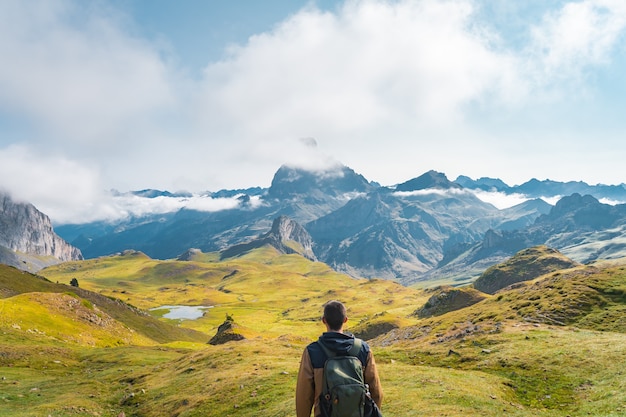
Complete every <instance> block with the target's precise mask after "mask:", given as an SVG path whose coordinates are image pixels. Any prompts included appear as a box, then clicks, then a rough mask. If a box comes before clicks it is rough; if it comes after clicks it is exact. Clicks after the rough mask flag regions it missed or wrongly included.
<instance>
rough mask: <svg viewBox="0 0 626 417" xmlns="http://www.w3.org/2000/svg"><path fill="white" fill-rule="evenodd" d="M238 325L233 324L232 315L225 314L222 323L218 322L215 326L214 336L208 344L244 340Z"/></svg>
mask: <svg viewBox="0 0 626 417" xmlns="http://www.w3.org/2000/svg"><path fill="white" fill-rule="evenodd" d="M238 327H239V326H238V325H237V324H235V320H233V318H232V316H228V315H227V316H226V320H225V321H224V323H222V324H220V325H219V327H218V328H217V333H215V336H213V337H212V338H211V340H209V344H210V345H222V344H224V343H227V342H233V341H239V340H244V339H245V337H244V336H243V335H242V334H241V333H239V332H238V330H237V329H238Z"/></svg>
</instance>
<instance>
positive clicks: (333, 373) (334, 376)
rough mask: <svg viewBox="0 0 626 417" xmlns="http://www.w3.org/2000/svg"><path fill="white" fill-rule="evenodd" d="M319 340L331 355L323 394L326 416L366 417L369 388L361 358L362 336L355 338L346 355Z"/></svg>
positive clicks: (327, 361)
mask: <svg viewBox="0 0 626 417" xmlns="http://www.w3.org/2000/svg"><path fill="white" fill-rule="evenodd" d="M318 343H319V345H320V347H321V348H322V350H323V351H324V353H325V354H326V358H327V359H326V363H325V364H324V376H323V383H322V394H321V396H320V409H321V411H322V417H363V416H364V415H365V411H364V409H365V402H366V399H367V398H368V396H369V392H368V391H369V389H368V387H367V385H366V384H365V379H364V378H363V365H362V364H361V361H360V360H359V358H358V357H357V355H358V354H359V351H360V350H361V346H362V341H361V339H358V338H355V339H354V345H353V346H352V348H351V349H350V350H349V351H348V353H347V354H346V355H345V356H338V355H337V354H336V353H335V352H333V351H331V350H330V349H328V348H327V347H326V346H324V343H323V342H322V341H321V340H320V341H319V342H318Z"/></svg>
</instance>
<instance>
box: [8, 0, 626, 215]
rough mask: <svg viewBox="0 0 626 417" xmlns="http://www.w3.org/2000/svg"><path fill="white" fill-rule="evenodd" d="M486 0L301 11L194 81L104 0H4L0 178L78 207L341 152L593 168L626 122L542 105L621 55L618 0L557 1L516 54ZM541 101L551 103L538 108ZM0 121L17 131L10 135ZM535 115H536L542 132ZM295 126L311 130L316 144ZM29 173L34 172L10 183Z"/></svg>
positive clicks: (510, 169) (423, 0)
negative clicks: (602, 128) (593, 120)
mask: <svg viewBox="0 0 626 417" xmlns="http://www.w3.org/2000/svg"><path fill="white" fill-rule="evenodd" d="M535 3H536V4H542V3H541V2H535ZM558 4H563V2H560V3H558ZM480 5H481V2H480V1H479V0H446V1H439V0H398V1H387V0H363V1H347V2H346V3H345V4H343V6H342V7H340V8H339V9H337V11H336V12H334V13H330V12H324V11H321V10H319V9H317V8H315V7H314V6H311V7H307V8H305V9H303V10H301V11H300V12H298V13H295V14H293V15H291V16H290V17H288V18H287V19H285V20H284V21H283V22H278V23H277V25H276V26H275V27H274V28H273V29H272V30H270V31H267V32H265V33H259V34H257V35H255V36H253V37H251V38H250V39H249V40H248V42H246V43H245V44H242V45H234V46H232V47H231V48H230V49H229V51H228V54H226V55H225V57H224V59H223V60H222V61H220V62H212V63H207V65H206V68H205V70H204V73H203V76H202V79H200V80H192V79H187V78H185V77H184V76H183V74H184V73H185V71H184V69H180V68H178V67H176V66H175V64H174V61H175V60H174V59H170V58H171V56H169V55H168V54H166V53H165V52H164V51H163V49H162V48H161V47H160V45H159V44H156V43H154V42H152V41H150V40H147V39H142V38H140V37H138V36H137V33H140V31H136V30H135V27H134V26H133V25H135V24H137V22H133V21H132V18H131V17H130V16H125V15H123V14H122V13H121V12H119V11H116V10H113V9H112V8H111V7H112V6H107V5H106V4H105V3H104V2H97V3H93V2H91V3H84V2H79V1H72V0H33V1H29V2H24V1H19V0H14V1H12V0H7V1H2V2H0V56H2V57H3V62H5V63H9V64H8V65H1V66H0V158H2V159H3V161H7V162H6V163H7V165H4V166H3V167H2V168H0V170H2V171H1V172H2V173H3V175H2V176H1V177H0V186H4V187H5V188H10V189H12V190H15V191H16V192H19V193H20V195H22V196H24V198H32V199H33V201H42V202H45V201H52V200H54V201H55V203H54V204H49V207H50V214H51V215H53V214H54V215H53V217H56V218H57V219H71V218H72V217H73V214H72V213H82V214H81V216H82V215H84V214H85V213H92V215H93V216H94V218H95V217H96V216H97V215H99V216H109V217H110V216H112V215H114V214H115V213H118V210H119V209H120V207H118V206H116V205H115V204H113V203H111V202H110V201H109V200H108V197H107V196H106V193H104V195H103V193H102V191H101V190H103V189H110V188H118V189H122V190H129V189H140V188H159V189H169V190H170V191H175V190H180V189H186V190H189V191H198V192H200V191H204V190H211V189H213V190H216V189H219V188H240V187H248V186H268V185H269V182H270V181H271V176H272V174H273V173H274V172H275V171H276V169H277V168H278V167H279V166H280V165H282V164H284V163H291V164H292V165H297V166H302V167H306V168H308V169H323V170H328V169H330V168H331V167H332V166H334V165H335V164H336V160H339V161H341V162H343V163H346V164H347V165H349V166H350V167H351V168H353V169H355V171H357V172H359V173H362V174H363V175H364V176H366V178H368V179H370V180H374V181H378V182H381V183H384V184H397V183H399V182H402V181H405V180H406V179H407V178H413V177H415V175H417V174H421V173H423V172H426V171H427V170H429V169H436V170H438V171H444V172H446V173H447V174H448V175H451V174H457V175H458V174H464V175H470V176H484V175H487V176H500V177H501V178H506V177H508V178H511V177H515V178H516V179H517V180H520V181H525V180H527V179H528V178H530V177H532V176H536V177H555V176H558V177H560V178H562V179H564V180H566V179H580V180H588V181H589V180H590V179H588V178H580V177H573V178H572V177H571V178H563V176H566V175H572V176H573V175H583V174H581V173H580V169H579V166H580V165H581V164H582V163H583V162H584V163H590V162H589V161H590V160H591V156H590V155H589V154H588V152H584V155H583V152H580V150H581V149H582V150H585V151H587V150H591V148H594V149H601V148H603V143H606V141H607V140H613V141H614V143H621V142H618V140H621V139H619V138H621V137H622V136H623V135H621V134H620V132H617V133H616V134H613V135H610V136H606V137H604V136H601V135H598V136H599V137H600V138H599V139H597V143H596V142H595V141H594V143H593V146H589V145H588V143H589V138H588V137H584V136H583V135H582V134H580V135H579V134H578V132H577V131H576V130H575V129H574V128H571V129H570V130H564V131H560V132H556V134H555V131H554V130H551V129H552V126H553V122H554V124H558V123H561V125H563V124H566V125H569V124H570V123H571V120H572V118H576V117H577V114H570V113H567V112H563V113H564V114H565V113H567V114H566V117H564V118H561V119H557V118H556V117H555V118H553V117H552V116H553V113H552V112H551V110H552V108H559V107H560V105H562V104H564V103H565V104H568V105H571V103H572V102H575V101H576V100H572V99H571V98H572V97H574V98H577V97H576V94H578V91H579V90H584V89H585V88H591V87H590V84H588V83H586V79H585V76H584V75H585V74H586V71H589V70H591V69H594V68H597V67H598V66H607V65H610V64H611V63H612V61H613V60H614V59H615V53H616V50H618V48H620V47H621V45H622V41H623V36H624V27H625V25H626V23H625V21H626V6H625V5H624V3H623V1H621V0H584V1H576V2H565V3H564V6H563V7H559V8H558V9H557V8H555V9H553V10H552V11H550V12H549V13H547V14H546V15H545V16H544V17H543V18H542V19H539V20H537V21H536V22H535V23H534V26H532V27H531V26H525V27H524V28H525V29H527V30H529V32H530V33H531V36H530V37H529V38H523V39H524V41H525V42H526V43H524V44H522V45H515V48H518V49H513V47H511V45H509V44H507V43H506V42H502V39H501V37H502V34H501V33H498V32H496V30H502V28H504V30H505V29H506V25H501V26H500V27H497V28H496V27H493V26H490V25H489V22H486V21H482V20H480V19H481V18H483V17H484V15H481V14H480V13H479V11H480V10H479V7H480ZM542 7H545V8H546V10H547V7H548V6H543V4H542ZM550 7H554V6H550ZM181 24H184V22H182V23H181ZM516 25H517V26H516V28H520V27H522V25H521V23H520V22H517V23H516ZM526 25H528V23H526ZM531 29H532V30H531ZM198 45H199V47H202V40H198ZM622 52H623V51H622ZM572 94H574V95H572ZM546 96H548V97H550V98H551V99H552V100H553V101H552V102H551V103H550V104H551V105H552V106H551V107H550V106H548V107H549V108H547V107H546V106H536V104H537V103H540V104H543V103H542V102H543V99H545V97H546ZM572 108H573V107H572ZM476 109H479V110H478V111H477V110H476ZM519 109H522V110H523V111H525V112H526V113H524V114H522V113H520V112H518V110H519ZM477 113H478V114H479V115H478V116H476V114H477ZM484 115H488V116H489V117H493V118H494V119H496V116H498V117H499V116H501V115H502V119H498V120H497V122H499V123H501V124H502V125H503V127H501V126H500V125H498V127H501V129H500V130H496V129H493V126H491V125H488V124H484V123H483V122H484V120H483V119H481V117H480V116H484ZM492 115H493V116H492ZM578 115H579V114H578ZM561 116H562V115H561ZM485 118H487V117H485ZM579 119H580V118H579ZM4 120H10V121H11V123H13V124H15V125H16V126H17V128H16V129H15V130H14V132H19V136H18V135H15V136H13V135H11V134H8V133H7V132H8V131H5V130H3V128H4V124H6V123H3V121H4ZM500 120H502V121H500ZM536 120H547V121H548V122H549V123H545V125H544V126H545V127H546V130H542V128H543V127H544V126H542V125H541V123H535V122H536ZM536 126H540V128H537V127H536ZM620 126H621V125H620ZM533 129H536V130H533ZM303 137H314V138H316V139H317V141H319V143H320V146H319V149H317V148H314V147H311V146H307V145H306V143H305V144H303V143H302V141H300V140H299V138H303ZM555 138H556V139H555ZM564 138H566V139H564ZM607 138H609V139H607ZM615 138H617V139H615ZM566 140H567V142H566ZM576 140H578V141H579V143H584V144H585V145H584V146H582V145H580V144H579V145H578V146H576V144H574V142H575V141H576ZM585 140H586V142H585ZM594 140H595V139H594ZM18 142H20V143H22V144H21V145H20V146H17V147H16V146H13V147H11V146H10V145H11V144H15V143H18ZM513 142H514V143H513ZM533 145H537V146H540V148H539V150H538V148H537V147H535V146H533ZM605 148H606V149H611V152H607V153H605V154H602V155H601V158H600V157H598V158H596V159H598V160H601V162H599V163H598V165H596V168H595V169H593V170H592V169H590V172H589V173H588V175H596V176H599V175H600V174H599V173H600V172H602V173H604V175H616V174H615V173H614V172H615V169H614V168H613V166H618V164H619V163H621V161H622V160H623V159H624V157H626V155H624V154H623V152H624V151H623V150H619V149H618V150H615V151H613V150H614V149H615V146H605ZM35 150H36V151H35ZM546 150H547V151H546ZM541 151H544V152H541ZM20 152H21V154H20ZM553 152H559V156H560V163H559V164H555V163H552V162H553V156H552V155H553ZM576 152H578V153H577V154H576V155H575V153H576ZM620 152H621V153H620ZM11 158H13V159H14V160H13V161H11V160H10V159H11ZM18 161H19V162H20V163H17V162H18ZM565 161H572V162H571V163H570V164H567V163H565ZM35 165H37V166H35ZM9 167H12V168H11V169H9ZM28 169H30V170H32V171H33V172H39V174H40V176H39V177H37V178H34V177H32V176H31V174H26V177H27V178H30V180H29V181H23V180H21V179H19V178H15V177H16V175H15V172H21V171H26V170H28ZM492 169H497V170H498V171H497V172H493V171H490V170H492ZM485 170H489V171H485ZM591 171H593V172H591ZM555 173H556V174H557V175H555ZM42 176H44V177H45V178H43V177H42ZM74 177H76V178H74ZM593 180H594V181H601V180H602V179H600V178H599V177H594V178H593ZM603 181H604V182H608V180H603ZM18 184H19V185H18ZM67 184H72V185H71V187H70V186H68V185H67ZM50 195H52V196H57V197H55V198H56V199H55V198H52V197H48V196H50ZM58 196H63V199H61V198H58ZM64 201H65V203H67V204H66V205H65V206H64V205H63V204H64V203H63V202H64ZM152 203H154V202H152ZM170 203H171V202H170ZM213 203H214V202H210V204H213Z"/></svg>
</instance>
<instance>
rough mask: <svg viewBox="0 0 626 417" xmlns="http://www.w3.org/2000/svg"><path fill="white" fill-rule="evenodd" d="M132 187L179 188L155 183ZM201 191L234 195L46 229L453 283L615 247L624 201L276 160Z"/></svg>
mask: <svg viewBox="0 0 626 417" xmlns="http://www.w3.org/2000/svg"><path fill="white" fill-rule="evenodd" d="M485 193H491V194H493V193H499V194H500V195H516V196H521V197H522V198H521V199H520V201H523V202H522V203H520V204H517V205H515V206H513V207H508V208H504V209H499V208H497V207H496V206H494V205H492V204H490V203H488V202H486V201H483V200H482V199H481V198H479V197H480V196H481V195H484V194H485ZM134 195H135V196H137V197H140V198H144V199H151V198H157V197H159V198H168V197H174V196H176V197H179V198H184V197H186V196H187V197H188V196H189V195H187V194H176V195H175V194H172V193H169V192H167V191H159V190H142V191H137V192H134ZM207 196H208V197H211V198H215V199H217V198H234V199H236V201H237V204H236V206H235V207H234V208H229V209H224V210H219V211H212V212H207V211H200V210H197V209H196V210H194V209H190V208H182V209H180V210H178V211H175V212H170V213H159V214H149V215H141V216H132V217H128V218H125V219H123V220H119V221H116V222H105V221H99V222H91V223H84V224H71V225H70V224H66V225H58V226H56V227H55V231H56V233H58V235H59V236H61V237H62V238H63V239H65V240H66V241H68V242H70V243H71V244H72V245H73V246H74V247H76V248H78V249H80V253H81V256H84V257H85V258H95V257H99V256H104V255H110V254H113V253H120V252H123V251H124V250H128V249H134V250H138V251H141V252H143V253H145V254H146V255H148V256H150V257H152V258H155V259H173V258H177V257H179V256H181V254H184V253H186V252H188V251H189V250H190V249H194V250H199V251H202V252H220V253H221V256H222V257H224V256H238V255H239V254H241V253H242V252H244V251H245V250H246V249H251V248H256V247H259V246H262V245H271V246H274V247H276V248H277V249H279V250H280V251H283V252H284V251H286V250H291V251H296V252H298V253H301V254H303V255H305V256H306V257H308V258H309V259H317V260H319V261H322V262H325V263H327V264H328V265H330V266H331V267H333V268H334V269H335V270H337V271H339V272H344V273H347V274H349V275H351V276H355V277H365V278H384V279H391V280H395V281H398V282H400V283H402V284H405V285H412V284H418V283H420V282H431V281H442V280H444V281H447V283H452V284H453V285H461V284H465V283H468V282H471V281H473V280H475V279H476V278H477V277H478V276H479V275H480V274H481V273H482V272H483V271H484V270H485V269H486V268H488V267H489V266H491V265H494V264H497V263H499V262H501V261H502V260H504V259H506V258H508V257H510V256H511V255H513V254H514V253H516V252H518V251H519V250H521V249H524V248H528V247H531V246H535V245H540V244H546V245H548V246H550V247H553V248H556V249H558V250H559V251H561V252H562V253H563V254H565V255H566V256H568V257H569V258H571V259H573V260H574V261H577V262H581V263H584V262H589V261H592V260H595V259H599V258H615V257H621V256H626V231H625V230H626V205H624V204H616V202H624V201H626V186H625V185H624V184H621V185H601V184H600V185H588V184H586V183H584V182H556V181H550V180H545V181H539V180H536V179H533V180H530V181H528V182H526V183H524V184H521V185H519V186H508V185H507V184H505V183H504V182H503V181H501V180H499V179H493V178H480V179H478V180H472V179H471V178H469V177H466V176H460V177H458V178H457V179H456V180H455V181H450V180H449V179H448V178H447V177H446V175H445V174H443V173H439V172H436V171H428V172H426V173H424V174H423V175H420V176H418V177H415V178H413V179H410V180H408V181H406V182H403V183H400V184H397V185H394V186H390V187H387V186H381V185H380V184H378V183H376V182H373V181H368V180H367V179H366V178H364V177H363V176H362V175H360V174H358V173H356V172H355V171H354V170H352V169H350V168H348V167H346V166H337V167H335V168H333V169H327V170H325V171H308V170H304V169H301V168H295V167H290V166H282V167H280V168H279V169H278V171H277V172H276V174H275V175H274V178H273V180H272V182H271V185H270V187H269V188H267V189H265V188H261V187H255V188H249V189H246V190H221V191H218V192H215V193H207ZM546 200H548V201H553V200H554V201H557V202H556V204H554V205H551V204H549V203H547V202H546ZM609 202H610V203H611V204H608V203H609ZM278 219H282V220H280V221H278ZM281 230H282V232H281ZM292 232H294V233H292ZM294 236H297V237H294ZM285 242H292V243H293V242H296V244H295V245H294V244H285ZM0 244H2V243H1V242H0ZM2 245H3V246H4V244H2ZM284 253H285V252H284Z"/></svg>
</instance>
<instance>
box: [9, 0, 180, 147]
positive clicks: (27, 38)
mask: <svg viewBox="0 0 626 417" xmlns="http://www.w3.org/2000/svg"><path fill="white" fill-rule="evenodd" d="M0 56H2V59H3V62H4V63H5V65H1V66H0V108H5V109H9V110H10V111H11V112H18V113H19V114H21V115H22V117H23V118H24V119H26V120H29V121H31V122H33V123H34V124H36V125H38V126H39V128H40V129H41V130H40V132H45V135H44V134H42V135H41V136H40V141H39V142H40V144H41V145H42V146H46V142H49V141H51V140H54V141H57V144H56V146H66V147H68V148H70V147H76V148H78V149H83V150H84V149H85V148H86V149H87V151H91V152H105V153H109V154H111V153H114V152H119V149H116V146H115V145H118V144H120V143H124V142H125V141H128V139H130V136H131V135H132V134H133V133H138V132H139V131H140V128H141V125H142V124H143V123H152V122H155V120H158V119H156V118H155V117H154V116H155V115H159V113H160V112H162V111H164V110H168V111H171V110H173V108H172V106H173V105H174V104H175V96H174V93H175V92H174V91H172V90H173V89H174V88H175V85H174V84H172V81H173V80H172V79H171V78H170V77H171V74H170V73H169V70H168V67H167V64H166V62H164V60H163V57H162V56H160V55H159V53H158V51H157V50H156V49H155V48H154V46H152V45H150V44H148V43H147V42H145V41H143V40H141V39H137V38H134V37H132V36H131V35H129V33H128V31H127V30H125V28H124V27H123V25H122V17H121V16H119V15H116V14H115V13H114V12H113V11H112V10H111V9H106V8H104V6H102V5H101V4H93V3H92V4H91V6H89V5H87V4H86V3H81V2H72V1H65V0H58V1H47V0H46V1H37V0H34V1H29V2H27V3H25V2H21V1H10V0H9V1H7V2H3V4H2V8H1V12H0ZM8 63H10V65H7V64H8ZM5 140H6V139H5ZM112 151H113V152H112Z"/></svg>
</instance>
